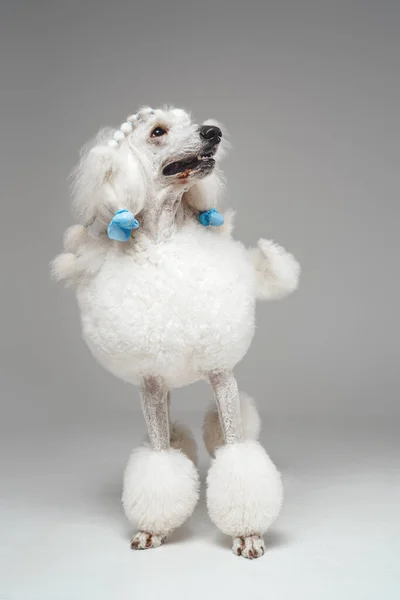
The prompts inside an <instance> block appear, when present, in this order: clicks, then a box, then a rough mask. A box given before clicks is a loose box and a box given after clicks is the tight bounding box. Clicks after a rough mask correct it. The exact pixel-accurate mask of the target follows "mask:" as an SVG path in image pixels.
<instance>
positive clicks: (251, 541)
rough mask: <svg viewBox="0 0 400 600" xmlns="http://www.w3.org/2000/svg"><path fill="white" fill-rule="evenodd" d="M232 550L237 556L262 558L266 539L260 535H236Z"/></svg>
mask: <svg viewBox="0 0 400 600" xmlns="http://www.w3.org/2000/svg"><path fill="white" fill-rule="evenodd" d="M232 551H233V552H234V554H237V556H243V557H244V558H250V560H252V559H253V558H260V557H261V556H263V554H264V552H265V543H264V539H263V538H262V537H261V536H259V535H248V536H239V537H235V538H234V540H233V546H232Z"/></svg>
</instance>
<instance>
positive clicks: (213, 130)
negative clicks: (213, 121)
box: [200, 125, 222, 143]
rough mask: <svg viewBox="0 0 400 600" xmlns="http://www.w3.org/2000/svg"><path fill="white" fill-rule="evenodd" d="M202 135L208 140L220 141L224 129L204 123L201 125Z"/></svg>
mask: <svg viewBox="0 0 400 600" xmlns="http://www.w3.org/2000/svg"><path fill="white" fill-rule="evenodd" d="M200 137H202V138H203V140H207V141H208V142H211V141H213V142H216V143H218V142H219V141H220V140H221V138H222V131H221V130H220V128H219V127H215V126H214V125H202V126H201V127H200Z"/></svg>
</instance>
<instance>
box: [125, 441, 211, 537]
mask: <svg viewBox="0 0 400 600" xmlns="http://www.w3.org/2000/svg"><path fill="white" fill-rule="evenodd" d="M198 498H199V476H198V474H197V471H196V468H195V467H194V465H193V462H192V461H191V460H189V458H188V457H187V456H185V454H183V453H182V452H180V451H179V450H175V449H173V448H171V449H170V450H163V451H161V452H156V451H155V450H152V449H151V448H148V447H146V446H143V447H141V448H137V449H136V450H134V451H133V452H132V454H131V456H130V458H129V462H128V464H127V467H126V470H125V474H124V490H123V495H122V503H123V506H124V510H125V514H126V516H127V518H128V519H129V521H131V522H132V523H133V524H135V525H136V526H137V527H138V528H139V529H140V530H142V531H145V532H148V533H152V534H156V535H158V536H160V537H161V538H163V537H165V536H167V535H168V534H169V533H170V532H171V531H173V529H175V528H176V527H179V526H180V525H182V523H184V522H185V521H186V519H188V517H190V515H191V514H192V512H193V510H194V508H195V506H196V504H197V500H198Z"/></svg>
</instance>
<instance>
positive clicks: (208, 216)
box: [199, 208, 224, 227]
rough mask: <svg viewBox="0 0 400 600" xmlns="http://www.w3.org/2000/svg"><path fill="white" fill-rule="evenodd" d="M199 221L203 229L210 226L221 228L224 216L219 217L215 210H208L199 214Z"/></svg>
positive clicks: (219, 214)
mask: <svg viewBox="0 0 400 600" xmlns="http://www.w3.org/2000/svg"><path fill="white" fill-rule="evenodd" d="M199 221H200V223H201V224H202V225H204V227H208V226H209V225H212V226H214V227H221V225H223V224H224V216H223V215H221V213H219V212H218V211H217V210H216V209H215V208H210V210H206V211H204V212H201V213H200V214H199Z"/></svg>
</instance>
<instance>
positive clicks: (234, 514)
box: [207, 441, 283, 537]
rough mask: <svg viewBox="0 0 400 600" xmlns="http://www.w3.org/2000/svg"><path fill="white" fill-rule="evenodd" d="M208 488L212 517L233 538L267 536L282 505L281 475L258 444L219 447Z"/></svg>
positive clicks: (208, 479)
mask: <svg viewBox="0 0 400 600" xmlns="http://www.w3.org/2000/svg"><path fill="white" fill-rule="evenodd" d="M207 486H208V487H207V506H208V511H209V515H210V518H211V520H212V521H213V522H214V524H215V525H216V526H217V527H218V528H219V529H220V530H221V531H222V532H223V533H226V534H227V535H230V536H232V537H236V536H245V537H246V536H250V535H253V534H263V533H265V532H266V531H267V529H268V528H269V527H270V526H271V525H272V523H273V522H274V521H275V520H276V518H277V516H278V514H279V511H280V508H281V505H282V500H283V486H282V481H281V477H280V474H279V472H278V471H277V469H276V467H275V465H274V464H273V462H272V461H271V459H270V458H269V456H268V455H267V453H266V452H265V450H264V448H262V446H260V444H259V443H258V442H255V441H246V442H242V443H237V444H231V445H228V446H222V447H221V448H218V450H217V451H216V456H215V458H214V460H213V463H212V465H211V468H210V470H209V472H208V477H207Z"/></svg>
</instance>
